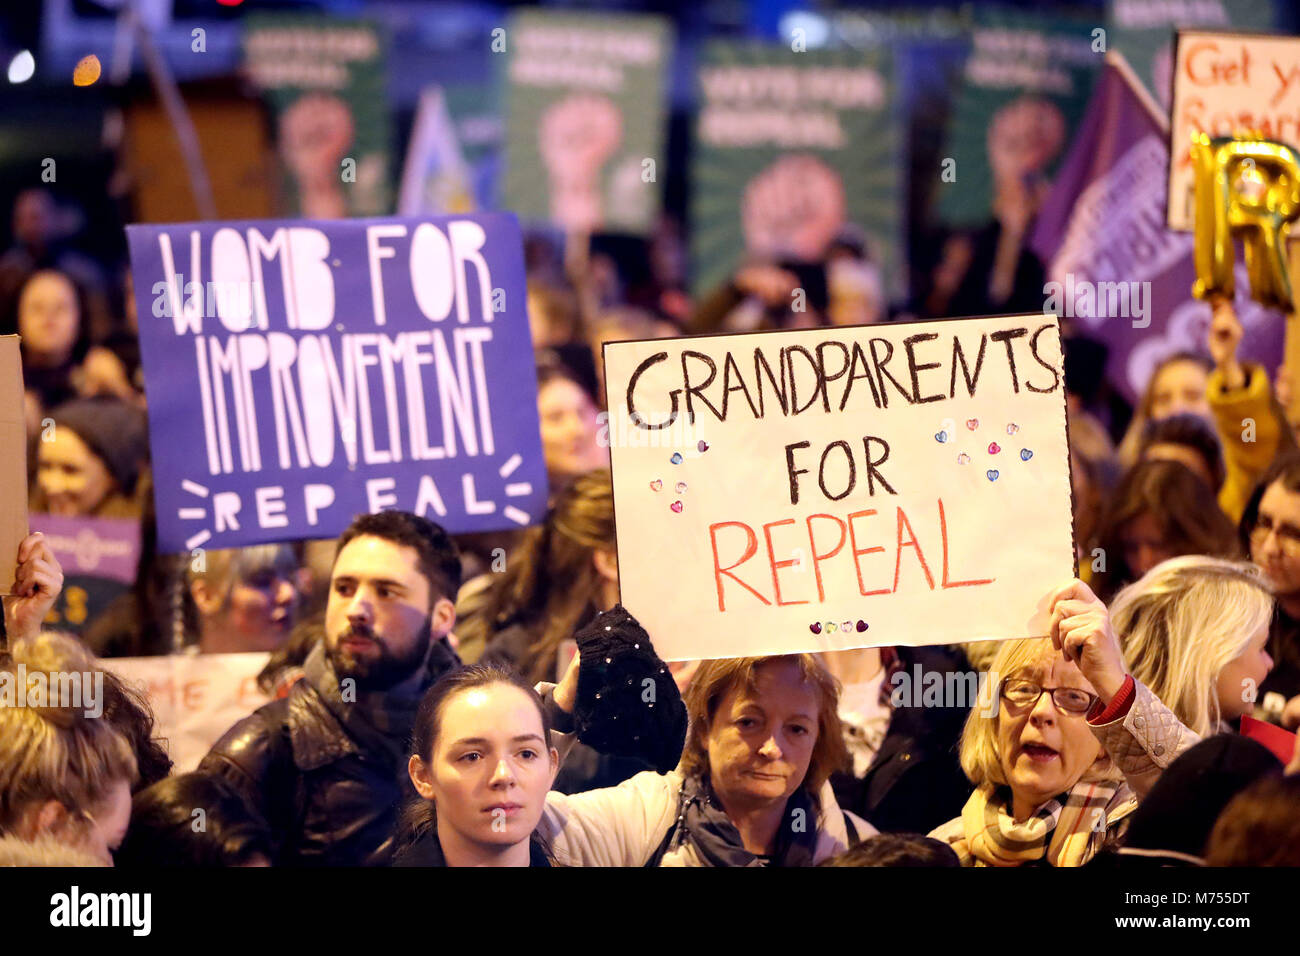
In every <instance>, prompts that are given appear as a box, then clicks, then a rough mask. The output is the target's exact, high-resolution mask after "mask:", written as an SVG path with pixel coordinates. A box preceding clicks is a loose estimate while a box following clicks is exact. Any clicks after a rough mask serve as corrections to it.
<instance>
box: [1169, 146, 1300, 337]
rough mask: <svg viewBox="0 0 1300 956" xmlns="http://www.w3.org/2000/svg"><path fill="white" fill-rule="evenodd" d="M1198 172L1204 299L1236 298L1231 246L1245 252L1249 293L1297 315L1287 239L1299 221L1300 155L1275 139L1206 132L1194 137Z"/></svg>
mask: <svg viewBox="0 0 1300 956" xmlns="http://www.w3.org/2000/svg"><path fill="white" fill-rule="evenodd" d="M1192 164H1193V166H1194V168H1195V173H1196V185H1195V193H1194V203H1195V208H1196V224H1195V236H1196V249H1195V258H1196V283H1195V285H1194V286H1193V287H1192V293H1193V294H1194V295H1195V296H1196V297H1197V298H1199V299H1204V298H1207V297H1209V296H1210V295H1211V294H1212V293H1222V294H1223V295H1227V296H1231V295H1232V293H1233V287H1234V285H1233V277H1232V267H1233V263H1234V255H1233V249H1232V240H1233V239H1234V238H1240V239H1241V241H1242V245H1243V246H1244V247H1245V250H1246V272H1247V274H1248V275H1249V276H1250V294H1251V296H1252V298H1254V299H1257V300H1258V301H1259V302H1262V303H1263V304H1264V305H1267V306H1273V307H1275V308H1280V309H1285V310H1287V311H1290V310H1291V309H1292V299H1291V281H1290V279H1289V277H1288V275H1287V270H1286V240H1287V234H1288V233H1289V231H1290V226H1291V223H1292V221H1294V220H1295V219H1296V218H1297V217H1300V155H1297V154H1296V151H1295V150H1294V149H1292V148H1291V147H1290V146H1286V145H1283V144H1282V143H1275V142H1271V141H1269V140H1264V139H1259V138H1247V137H1244V136H1242V137H1230V136H1223V137H1218V138H1215V139H1211V138H1210V137H1208V136H1206V135H1205V134H1204V133H1197V134H1195V135H1194V136H1193V137H1192Z"/></svg>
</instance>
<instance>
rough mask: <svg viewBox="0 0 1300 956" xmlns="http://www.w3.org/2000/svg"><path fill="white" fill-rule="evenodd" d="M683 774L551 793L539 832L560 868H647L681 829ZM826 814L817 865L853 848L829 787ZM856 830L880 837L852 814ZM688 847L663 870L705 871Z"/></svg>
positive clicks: (667, 859) (824, 795) (647, 775)
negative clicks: (690, 868)
mask: <svg viewBox="0 0 1300 956" xmlns="http://www.w3.org/2000/svg"><path fill="white" fill-rule="evenodd" d="M684 780H685V777H684V776H683V775H682V773H681V772H680V771H679V770H674V771H672V772H671V773H665V774H660V773H655V772H654V771H650V770H647V771H645V772H643V773H639V774H637V775H636V776H634V777H632V778H631V779H629V780H625V781H623V782H622V783H621V784H619V785H618V786H617V787H606V788H604V789H602V790H589V791H587V792H586V793H577V794H572V795H568V794H563V793H556V792H554V791H553V792H551V793H549V794H547V796H546V809H545V810H544V811H543V813H542V820H541V823H540V824H539V825H538V827H537V833H538V835H539V836H540V837H541V838H542V839H543V840H545V841H546V843H547V845H548V846H549V847H550V848H551V853H552V855H553V857H554V859H555V863H556V865H557V866H644V865H645V864H646V863H647V862H648V861H649V859H650V857H651V856H652V855H653V854H654V852H655V851H656V850H657V849H658V848H659V845H660V844H661V843H663V840H664V837H666V836H667V835H668V832H669V831H670V830H671V829H672V828H673V827H675V826H676V825H677V815H678V811H679V809H680V806H679V805H680V803H681V792H682V784H683V782H684ZM818 800H819V803H820V805H821V814H820V816H819V818H818V820H817V845H816V848H815V849H814V851H813V862H814V863H820V862H821V861H822V860H825V859H828V858H830V857H832V856H836V855H837V854H840V853H843V852H844V851H845V850H847V849H848V847H849V836H848V828H847V827H846V826H845V823H844V817H845V814H846V813H847V811H843V810H841V809H840V807H839V804H838V803H836V802H835V795H834V793H832V791H831V787H830V784H829V783H827V784H825V785H823V786H822V789H821V792H820V794H819V795H818ZM848 816H849V817H850V818H851V819H852V821H853V825H854V826H855V827H856V828H857V832H858V839H860V840H864V839H866V838H867V837H869V836H873V835H875V833H876V829H875V827H873V826H871V824H869V823H867V822H866V821H865V820H863V819H862V818H861V817H858V816H855V815H854V814H851V813H850V814H848ZM705 865H706V864H705V862H704V861H703V860H702V859H701V858H700V856H699V854H698V853H697V852H696V850H695V847H694V846H693V845H692V844H691V843H690V842H689V841H688V842H684V843H683V844H682V845H681V846H679V847H677V848H676V849H674V850H672V851H671V852H669V853H667V854H665V855H664V857H663V860H662V861H661V863H660V866H705Z"/></svg>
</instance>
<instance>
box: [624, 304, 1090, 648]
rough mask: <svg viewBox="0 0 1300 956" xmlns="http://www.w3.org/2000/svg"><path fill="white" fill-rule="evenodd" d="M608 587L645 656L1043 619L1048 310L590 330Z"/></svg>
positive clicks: (1070, 556) (1049, 520)
mask: <svg viewBox="0 0 1300 956" xmlns="http://www.w3.org/2000/svg"><path fill="white" fill-rule="evenodd" d="M604 356H605V375H606V381H607V382H608V383H609V402H610V422H609V429H610V433H609V441H610V446H611V455H612V466H613V476H614V511H615V519H616V524H617V531H618V565H619V587H620V591H621V594H622V601H623V604H624V605H625V606H626V607H627V609H628V610H629V611H630V612H631V613H632V614H633V615H635V616H636V617H637V619H638V620H640V621H641V623H642V624H643V625H644V626H645V628H646V630H647V631H648V632H649V634H650V636H651V637H652V638H653V640H654V642H655V648H656V649H657V650H658V651H659V653H660V655H661V656H662V657H663V658H664V659H665V660H686V659H694V658H716V657H742V656H756V655H767V654H786V653H794V652H799V651H828V650H844V649H847V648H853V647H864V646H871V645H895V644H907V645H920V644H944V643H958V642H964V641H975V640H986V639H993V640H997V639H1005V638H1013V637H1027V636H1033V635H1042V634H1045V633H1046V630H1045V626H1044V625H1045V622H1044V621H1043V620H1042V619H1041V618H1038V619H1035V618H1036V612H1037V611H1041V607H1040V605H1041V603H1042V599H1043V598H1044V597H1045V595H1046V594H1047V592H1048V591H1050V590H1051V589H1052V588H1053V587H1055V586H1057V585H1060V584H1062V583H1064V582H1066V581H1068V580H1069V579H1070V578H1071V577H1072V576H1073V574H1074V544H1073V524H1072V518H1071V508H1070V472H1069V451H1068V446H1067V443H1066V430H1065V396H1064V394H1063V393H1064V370H1063V365H1062V353H1061V343H1060V330H1059V327H1058V323H1057V319H1056V317H1055V316H1044V315H1030V316H1012V317H999V318H976V319H954V320H946V321H940V322H923V323H915V324H899V325H883V326H862V327H854V328H839V329H836V328H823V329H808V330H798V331H788V332H757V333H747V334H741V335H710V336H696V337H692V338H685V339H669V340H657V341H640V342H613V343H609V344H607V345H606V346H605V350H604Z"/></svg>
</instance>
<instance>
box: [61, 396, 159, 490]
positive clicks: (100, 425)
mask: <svg viewBox="0 0 1300 956" xmlns="http://www.w3.org/2000/svg"><path fill="white" fill-rule="evenodd" d="M50 417H51V418H53V419H54V423H55V425H56V426H59V427H64V428H69V429H71V430H72V431H74V432H76V433H77V437H78V438H80V439H81V440H82V441H83V442H85V443H86V446H87V447H88V448H89V449H90V450H91V451H92V452H94V453H95V455H96V456H98V457H99V458H100V460H102V461H103V462H104V465H105V467H107V468H108V471H109V473H110V474H111V475H112V476H113V477H114V478H115V479H116V480H117V484H118V487H120V488H121V489H122V491H123V493H125V494H127V495H129V494H131V493H132V492H133V491H134V490H135V482H136V479H137V478H138V477H139V476H140V466H141V465H142V464H143V463H144V462H145V461H146V460H147V459H148V457H149V429H148V426H147V425H146V423H145V418H144V415H143V414H142V413H141V412H140V411H139V410H138V409H136V408H134V407H133V406H131V405H128V404H127V403H126V402H124V401H122V400H121V399H118V398H112V397H110V396H107V395H100V396H96V397H94V398H79V399H75V400H73V401H71V402H66V403H64V404H62V405H60V406H59V407H58V408H56V409H55V410H54V411H53V412H52V413H51V414H50Z"/></svg>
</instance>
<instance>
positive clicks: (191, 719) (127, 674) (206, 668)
mask: <svg viewBox="0 0 1300 956" xmlns="http://www.w3.org/2000/svg"><path fill="white" fill-rule="evenodd" d="M270 656H271V655H270V654H265V653H255V654H253V653H250V654H194V655H190V654H171V655H167V656H164V657H117V658H109V659H107V660H104V661H101V663H102V665H103V666H104V667H105V668H106V669H108V670H110V671H112V672H113V673H114V674H116V675H117V676H118V677H120V678H122V679H123V680H125V681H127V682H128V683H130V684H132V685H134V686H135V687H136V688H138V689H141V690H143V691H144V693H145V694H146V696H147V697H148V698H149V703H150V705H151V706H152V707H153V712H154V718H155V721H156V722H155V724H154V736H155V737H161V738H163V739H165V740H166V741H167V752H168V754H170V756H171V758H172V761H173V763H175V764H176V767H175V770H174V772H175V773H185V772H187V771H190V770H193V769H194V768H195V767H197V766H198V764H199V761H200V760H202V759H203V757H204V756H205V755H206V754H207V752H208V751H209V750H210V749H211V748H212V745H213V744H215V743H216V742H217V741H218V740H219V739H221V735H222V734H224V733H225V732H226V731H227V730H229V729H230V728H231V727H233V726H234V725H235V723H236V722H238V721H240V720H242V719H243V718H245V717H247V716H248V715H249V714H251V713H252V712H253V711H255V710H257V708H259V707H261V706H262V705H263V704H265V703H266V702H267V701H268V700H269V699H270V698H268V697H267V695H266V694H264V693H262V691H261V689H260V688H259V687H258V686H257V675H258V673H259V672H260V671H261V670H262V668H263V667H265V666H266V662H267V661H268V660H269V659H270Z"/></svg>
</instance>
